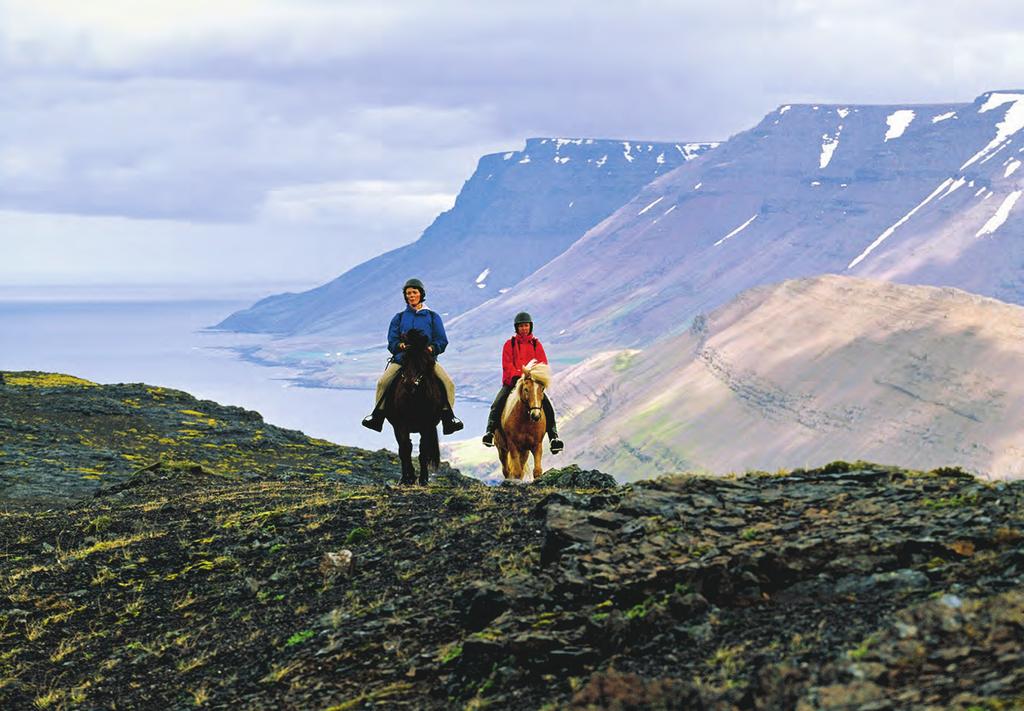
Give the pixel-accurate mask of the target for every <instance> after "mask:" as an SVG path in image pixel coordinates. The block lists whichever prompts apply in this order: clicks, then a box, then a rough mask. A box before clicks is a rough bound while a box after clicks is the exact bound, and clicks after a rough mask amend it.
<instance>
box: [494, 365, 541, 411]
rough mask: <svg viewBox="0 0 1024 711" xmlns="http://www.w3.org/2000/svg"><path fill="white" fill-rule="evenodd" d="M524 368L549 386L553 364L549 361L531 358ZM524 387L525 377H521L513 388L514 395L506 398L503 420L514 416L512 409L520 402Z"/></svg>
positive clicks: (534, 377)
mask: <svg viewBox="0 0 1024 711" xmlns="http://www.w3.org/2000/svg"><path fill="white" fill-rule="evenodd" d="M523 370H525V371H526V374H527V375H529V376H530V377H531V378H533V379H534V380H536V381H537V382H538V383H540V384H541V385H543V386H544V388H545V389H546V388H547V387H548V384H550V383H551V366H549V365H548V364H547V363H538V362H537V361H536V360H531V361H530V362H529V363H527V364H526V365H525V366H523ZM522 389H523V379H522V378H520V379H519V380H517V381H516V386H515V388H513V389H512V393H513V394H514V395H510V396H509V398H508V399H507V400H505V407H504V409H503V410H502V411H501V420H502V422H504V421H505V420H506V419H507V418H509V417H511V416H512V411H513V410H515V409H516V406H517V405H518V403H519V397H520V395H519V392H520V391H521V390H522Z"/></svg>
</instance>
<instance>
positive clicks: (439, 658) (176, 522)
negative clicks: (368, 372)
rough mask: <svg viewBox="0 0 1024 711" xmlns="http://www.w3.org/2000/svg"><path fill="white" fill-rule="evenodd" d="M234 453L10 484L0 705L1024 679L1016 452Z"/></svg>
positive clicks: (477, 696)
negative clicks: (367, 465) (504, 467)
mask: <svg viewBox="0 0 1024 711" xmlns="http://www.w3.org/2000/svg"><path fill="white" fill-rule="evenodd" d="M42 377H44V376H43V375H42V374H7V377H6V380H7V381H8V382H7V385H6V386H5V388H6V390H4V391H3V392H2V396H3V397H4V398H5V399H7V398H9V397H10V390H11V389H12V388H25V387H30V386H28V385H25V384H18V381H19V379H21V378H32V379H38V378H42ZM49 377H55V376H49ZM11 381H14V383H13V384H12V382H11ZM35 387H37V388H38V387H39V385H38V384H37V385H36V386H35ZM49 387H54V388H68V389H69V390H67V391H66V393H65V394H66V395H67V396H68V397H69V398H74V397H76V395H75V394H74V392H73V391H71V390H70V388H73V387H80V388H82V387H88V386H81V385H77V386H76V385H72V384H67V383H64V384H58V383H55V382H53V381H50V383H49ZM117 387H121V386H117ZM126 387H128V386H126ZM131 387H134V386H131ZM17 392H18V393H19V395H18V397H19V398H21V401H22V402H27V400H28V399H29V398H27V397H26V396H25V394H24V393H22V392H21V391H20V390H19V391H17ZM29 392H30V393H35V395H36V397H37V398H41V397H45V398H46V399H47V407H48V411H50V410H52V411H57V412H67V411H69V410H68V409H67V408H63V409H61V408H60V406H59V404H58V403H57V402H56V399H58V398H55V397H54V395H55V393H53V392H40V391H38V390H31V391H29ZM179 396H183V394H180V395H177V396H175V397H179ZM79 397H80V396H79ZM204 407H205V408H206V409H205V410H204V411H209V412H210V413H213V412H214V410H213V408H212V407H211V404H204ZM216 413H217V414H219V415H221V416H223V413H221V412H220V411H216ZM4 416H5V417H7V418H10V417H11V415H10V414H5V415H4ZM136 417H137V419H138V420H139V422H140V424H141V423H143V422H145V421H144V420H143V419H142V418H141V417H138V416H136ZM35 422H36V424H35V426H36V428H37V429H36V430H35V431H33V432H31V433H29V434H33V435H34V436H35V437H37V438H39V439H44V438H46V437H48V435H47V433H46V432H45V424H44V423H43V422H42V420H39V419H37V420H36V421H35ZM125 424H128V423H125ZM205 434H206V433H205V431H204V434H203V435H201V436H199V437H197V439H202V437H203V436H205ZM10 439H11V438H10V437H9V438H8V440H7V441H5V443H4V447H5V449H6V448H7V447H9V443H10ZM86 446H87V445H86ZM112 451H115V454H116V450H112ZM254 461H255V462H256V463H257V464H258V463H259V457H258V456H254ZM216 465H217V463H216V461H214V462H212V463H211V465H210V466H209V467H207V466H203V465H201V464H199V463H196V462H187V461H183V460H175V461H167V460H162V459H161V460H157V462H156V463H155V464H153V465H151V466H149V467H146V468H144V469H143V470H141V471H136V473H135V474H134V475H132V476H130V477H122V478H118V479H115V478H113V477H111V478H110V479H109V480H106V478H105V477H101V486H100V488H99V489H98V490H97V492H96V495H95V496H93V497H91V498H89V499H86V500H83V501H80V502H78V503H75V504H73V505H71V506H69V507H66V508H62V509H53V508H47V507H45V506H43V505H40V504H42V503H44V502H39V501H36V502H30V503H33V504H34V505H21V506H18V507H15V508H6V507H0V708H5V709H6V708H12V709H21V708H35V709H50V708H52V709H64V708H68V709H71V708H75V709H77V708H88V709H99V708H111V709H113V708H117V709H136V708H137V709H144V708H146V709H148V708H154V707H164V708H169V709H184V708H197V707H199V708H204V707H205V708H231V709H239V708H241V709H265V708H303V709H305V708H311V709H334V710H335V711H341V710H342V709H361V708H437V709H450V708H468V709H481V708H495V709H505V708H507V709H524V708H532V709H556V708H580V709H584V708H587V709H626V708H670V709H701V708H705V709H737V708H742V709H748V708H759V709H791V708H796V709H808V710H809V709H846V708H850V709H852V708H861V709H866V708H873V709H934V708H957V709H965V710H966V709H990V710H995V709H1012V708H1022V707H1024V664H1022V663H1021V651H1020V650H1021V648H1022V644H1024V592H1022V584H1024V482H1020V481H1013V482H1006V481H1001V482H997V483H990V482H982V481H979V480H977V479H975V478H973V477H971V476H969V475H967V474H965V473H964V472H962V471H960V470H958V469H939V470H934V471H930V472H919V471H908V470H901V469H897V468H894V467H882V466H877V465H872V464H866V463H861V462H857V463H853V464H850V463H845V462H835V463H833V464H831V465H829V466H827V467H824V468H820V469H815V470H809V471H805V470H794V471H789V472H777V473H751V474H748V475H746V476H743V477H717V478H716V477H709V476H696V475H686V474H679V475H675V476H671V477H665V478H660V479H656V480H652V481H646V482H641V483H638V484H634V485H630V486H626V487H618V486H615V484H614V480H613V479H611V477H608V476H607V475H603V474H601V473H600V472H597V471H584V470H581V469H579V468H577V467H567V468H566V469H564V470H559V471H551V472H549V473H548V474H546V476H545V477H544V478H543V479H542V480H541V481H539V482H538V483H537V484H535V485H531V486H508V485H505V486H498V487H484V486H479V485H478V486H468V487H459V486H456V485H455V484H457V483H458V482H459V481H460V479H459V478H458V477H456V476H447V477H440V478H438V479H437V480H436V481H434V482H432V483H431V485H430V486H427V487H411V488H405V489H399V488H396V487H394V486H392V485H389V484H380V483H377V484H363V483H353V481H354V480H350V479H346V477H344V476H339V477H337V478H330V477H328V476H326V474H327V473H328V472H326V471H323V472H318V471H316V467H315V466H311V467H310V468H308V469H304V470H301V471H300V470H299V469H298V468H291V467H288V466H280V467H272V466H268V467H267V468H266V469H265V470H261V472H260V473H259V475H258V476H256V477H241V476H238V477H235V476H232V474H233V473H232V472H231V471H230V468H231V467H230V466H228V465H226V464H223V463H222V468H221V469H220V470H219V471H213V470H212V468H211V467H213V466H216ZM9 469H10V466H9V465H7V464H5V465H4V469H3V471H4V472H5V473H6V472H8V471H9ZM319 474H325V476H319Z"/></svg>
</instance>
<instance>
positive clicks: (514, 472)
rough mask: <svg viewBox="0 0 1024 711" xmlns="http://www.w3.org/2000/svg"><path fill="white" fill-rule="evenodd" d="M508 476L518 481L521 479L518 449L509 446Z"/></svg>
mask: <svg viewBox="0 0 1024 711" xmlns="http://www.w3.org/2000/svg"><path fill="white" fill-rule="evenodd" d="M508 461H509V476H511V477H512V478H514V479H516V480H518V479H521V478H522V460H521V455H520V454H519V448H518V447H516V446H515V445H511V446H509V456H508Z"/></svg>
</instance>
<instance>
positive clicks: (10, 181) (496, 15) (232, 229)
mask: <svg viewBox="0 0 1024 711" xmlns="http://www.w3.org/2000/svg"><path fill="white" fill-rule="evenodd" d="M0 87H2V91H0V247H2V254H3V257H2V259H0V286H8V287H9V286H11V285H27V284H106V283H121V284H166V285H194V287H195V288H197V289H200V290H201V289H205V288H209V287H210V286H211V285H220V286H225V285H227V286H231V287H234V286H237V287H238V288H239V289H243V290H249V291H253V292H263V291H274V290H277V289H279V288H296V287H310V286H314V285H316V284H318V283H321V282H323V281H326V280H327V279H330V278H333V277H334V276H337V275H338V274H340V273H341V272H343V271H345V270H346V269H347V268H349V267H351V266H353V265H354V264H356V263H358V262H359V261H362V260H364V259H366V258H368V257H370V256H372V255H374V254H377V253H379V252H382V251H385V250H387V249H391V248H393V247H396V246H398V245H401V244H404V243H406V242H409V241H412V240H414V239H416V238H417V237H418V236H419V234H420V232H422V230H423V229H424V228H425V227H426V226H427V225H428V224H429V223H430V221H431V220H432V219H433V217H434V216H435V215H436V214H437V213H438V212H440V211H442V210H445V209H447V208H448V207H450V206H451V205H452V203H453V202H454V198H455V195H456V194H457V193H458V191H459V188H460V187H461V185H462V183H463V181H464V180H466V179H467V178H468V177H469V175H470V174H471V173H472V171H473V169H474V167H475V165H476V161H477V159H478V158H479V156H481V155H482V154H484V153H490V152H496V151H504V150H510V149H517V148H520V147H522V145H523V141H524V140H525V139H526V138H527V137H529V136H561V137H595V138H622V139H632V140H645V139H656V140H677V141H702V140H722V139H725V138H728V136H729V135H731V134H733V133H736V132H738V131H741V130H744V129H745V128H748V127H750V126H751V125H753V124H754V123H756V122H757V121H758V120H759V119H760V118H761V116H763V115H764V114H765V113H767V112H769V111H770V110H772V109H773V108H774V107H776V106H778V105H780V104H784V103H799V102H820V103H831V102H842V103H922V102H956V101H970V100H972V99H973V98H974V97H975V96H977V95H978V94H980V93H982V92H983V91H986V90H990V89H1006V88H1024V15H1022V13H1021V12H1020V9H1019V3H1018V2H1017V0H1001V1H998V2H997V1H995V0H970V1H969V2H968V1H967V0H964V1H960V0H944V1H942V2H934V0H927V1H926V0H901V1H900V2H892V0H777V1H774V2H773V1H772V0H749V1H739V0H719V1H718V2H707V1H706V0H701V1H699V2H698V1H690V0H676V1H675V2H668V1H661V0H652V1H647V2H645V1H644V0H631V1H630V2H612V1H611V0H609V1H607V2H604V1H602V2H595V1H594V0H580V1H579V2H575V1H562V0H545V1H544V2H539V1H535V0H516V1H515V2H497V1H496V2H486V3H481V2H472V1H471V0H465V1H455V0H452V1H446V0H433V1H432V2H421V1H420V0H414V1H408V2H406V1H404V0H395V1H390V2H389V1H387V0H376V1H372V2H360V1H358V0H344V1H343V0H280V1H278V0H195V1H194V0H166V1H163V0H89V1H88V2H80V1H79V0H0Z"/></svg>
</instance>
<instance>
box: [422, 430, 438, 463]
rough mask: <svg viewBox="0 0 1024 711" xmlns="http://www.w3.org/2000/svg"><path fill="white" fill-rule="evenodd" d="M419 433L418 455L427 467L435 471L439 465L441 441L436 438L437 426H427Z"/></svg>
mask: <svg viewBox="0 0 1024 711" xmlns="http://www.w3.org/2000/svg"><path fill="white" fill-rule="evenodd" d="M425 429H426V431H425V432H421V433H420V456H421V457H422V458H423V462H424V463H425V464H426V465H427V469H429V470H430V471H432V472H436V471H437V469H438V467H440V466H441V443H440V442H439V441H438V439H437V428H436V427H427V428H425Z"/></svg>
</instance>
